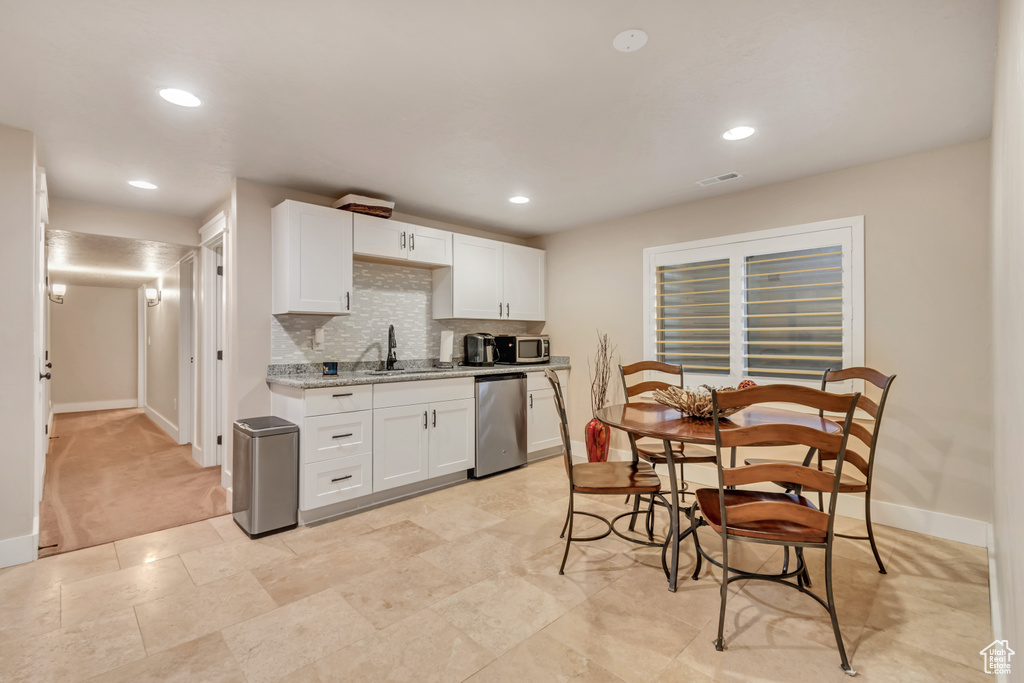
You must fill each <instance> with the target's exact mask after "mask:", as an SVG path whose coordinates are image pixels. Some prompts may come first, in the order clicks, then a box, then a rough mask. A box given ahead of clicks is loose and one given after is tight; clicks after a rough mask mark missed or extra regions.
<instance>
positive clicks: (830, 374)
mask: <svg viewBox="0 0 1024 683" xmlns="http://www.w3.org/2000/svg"><path fill="white" fill-rule="evenodd" d="M851 379H860V380H864V381H865V382H869V383H871V384H872V385H874V386H875V387H877V388H879V389H881V390H882V395H881V396H880V397H879V399H878V402H877V403H876V402H875V401H872V400H871V399H870V398H868V397H867V396H865V395H863V394H861V397H860V400H859V401H858V402H857V407H858V408H859V409H860V410H863V411H864V412H865V413H867V414H868V415H869V416H870V417H871V418H873V420H874V423H873V424H872V427H871V429H868V428H867V427H865V426H863V425H861V424H860V423H857V422H854V423H853V427H852V428H851V431H850V434H851V436H854V437H856V438H857V442H856V443H855V444H854V445H853V447H852V448H848V449H847V451H846V461H847V463H849V464H850V465H853V467H855V468H856V469H857V474H854V473H853V472H851V471H850V468H849V467H847V470H846V472H845V473H844V474H843V476H842V478H841V479H840V481H839V493H858V494H860V493H863V494H864V524H865V526H866V527H867V535H866V536H853V535H850V534H836V536H839V537H840V538H849V539H853V540H858V541H868V542H869V543H870V544H871V552H872V553H873V554H874V556H875V562H876V563H877V564H878V573H879V574H885V573H886V571H885V564H884V563H883V562H882V556H881V555H880V554H879V552H878V544H877V543H876V542H875V528H874V526H873V525H872V523H871V483H872V480H873V479H874V477H873V473H874V471H875V450H876V447H877V445H878V434H879V430H880V429H881V427H882V412H883V411H884V410H885V402H886V400H887V399H888V397H889V388H890V387H891V386H892V382H893V380H894V379H896V375H883V374H882V373H881V372H879V371H878V370H874V369H872V368H866V367H856V368H846V369H844V370H832V369H828V370H825V372H824V373H823V374H822V376H821V390H822V391H828V387H829V384H834V383H836V382H844V381H846V380H851ZM861 449H863V450H866V451H867V457H866V458H865V457H864V456H863V455H861V453H860V452H858V451H859V450H861ZM815 456H817V458H816V460H817V463H816V464H817V469H819V470H822V471H825V472H832V471H833V468H832V467H831V466H830V465H827V464H825V463H827V462H830V461H832V460H835V454H834V453H827V452H825V453H823V452H821V451H819V450H816V449H813V450H810V451H808V453H807V456H806V457H805V458H804V462H803V464H804V466H811V463H812V462H813V461H814V460H815ZM745 462H746V464H748V465H757V464H765V463H771V462H780V461H779V460H774V459H763V458H748V459H747V460H746V461H745ZM775 483H776V484H778V485H779V486H782V487H783V488H785V489H787V490H791V489H792V488H793V487H792V486H791V485H790V482H775ZM818 507H819V508H822V507H824V494H823V493H822V492H821V491H818Z"/></svg>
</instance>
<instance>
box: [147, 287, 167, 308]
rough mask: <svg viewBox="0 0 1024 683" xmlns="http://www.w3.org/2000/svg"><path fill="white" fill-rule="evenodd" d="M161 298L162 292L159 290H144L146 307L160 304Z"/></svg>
mask: <svg viewBox="0 0 1024 683" xmlns="http://www.w3.org/2000/svg"><path fill="white" fill-rule="evenodd" d="M162 296H163V292H161V291H160V290H159V289H152V288H151V287H147V288H146V305H147V306H149V307H153V306H156V305H157V304H158V303H160V299H161V298H162Z"/></svg>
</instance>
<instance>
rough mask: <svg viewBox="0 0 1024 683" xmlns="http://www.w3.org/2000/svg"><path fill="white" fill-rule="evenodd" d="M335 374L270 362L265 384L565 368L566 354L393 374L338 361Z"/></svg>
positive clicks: (420, 366)
mask: <svg viewBox="0 0 1024 683" xmlns="http://www.w3.org/2000/svg"><path fill="white" fill-rule="evenodd" d="M338 365H339V368H338V374H337V375H332V376H330V377H324V376H323V374H322V373H321V372H320V368H321V366H320V364H318V363H304V364H296V365H271V366H269V367H268V368H267V384H270V385H275V384H276V385H279V386H284V387H297V388H299V389H315V388H318V387H343V386H350V385H353V384H385V383H388V382H415V381H417V380H424V379H448V378H451V377H476V376H478V375H502V374H506V373H510V372H542V371H543V370H544V369H545V368H551V369H552V370H568V369H569V368H570V367H571V366H570V365H569V357H568V356H552V358H551V362H549V363H538V364H536V365H495V366H491V367H472V366H463V365H458V366H455V367H451V368H434V367H430V365H429V364H428V363H427V362H425V361H411V362H408V363H405V362H402V361H399V363H398V365H399V366H400V367H407V368H409V369H410V370H413V371H411V372H410V371H406V372H396V373H395V374H390V375H388V374H374V372H373V369H372V366H371V367H365V368H363V367H352V366H354V365H356V364H354V363H339V364H338Z"/></svg>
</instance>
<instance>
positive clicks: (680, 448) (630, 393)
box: [619, 360, 715, 530]
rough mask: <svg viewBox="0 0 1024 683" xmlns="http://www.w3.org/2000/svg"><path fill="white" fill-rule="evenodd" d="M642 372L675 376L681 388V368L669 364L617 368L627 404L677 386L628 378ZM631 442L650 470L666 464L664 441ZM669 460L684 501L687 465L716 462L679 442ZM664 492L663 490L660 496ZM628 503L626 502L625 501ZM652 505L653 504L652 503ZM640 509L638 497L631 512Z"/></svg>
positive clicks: (710, 455)
mask: <svg viewBox="0 0 1024 683" xmlns="http://www.w3.org/2000/svg"><path fill="white" fill-rule="evenodd" d="M643 372H659V373H662V374H663V375H666V376H669V377H671V376H676V377H678V378H679V380H678V384H677V386H678V387H679V388H680V389H681V388H683V366H682V365H671V364H669V363H661V362H658V361H653V360H645V361H640V362H639V363H632V364H630V365H620V366H619V378H620V379H621V380H622V391H623V395H624V396H625V397H626V402H627V403H629V401H630V400H631V399H634V398H638V397H642V396H644V395H648V394H651V393H653V392H654V391H655V390H657V389H666V388H668V387H670V386H674V385H676V383H673V384H669V383H668V382H665V381H661V380H650V379H645V380H644V381H641V382H634V383H632V384H631V383H630V381H629V380H627V379H626V378H627V377H630V378H631V377H632V376H633V375H636V374H639V373H643ZM633 443H634V444H635V446H636V456H637V457H638V458H640V459H643V460H646V461H647V462H649V463H650V464H651V466H653V467H657V466H658V465H667V464H668V459H667V458H666V457H665V447H664V442H663V441H656V440H650V441H649V440H647V439H641V440H634V441H633ZM672 459H673V460H674V461H675V462H677V463H679V481H680V482H681V488H680V492H681V495H682V497H683V498H685V497H686V493H687V492H688V491H687V486H686V479H685V477H684V470H685V465H686V463H688V462H689V463H697V462H708V463H710V462H715V456H714V454H708V453H702V454H700V455H687V454H686V453H685V451H684V444H683V443H681V442H673V443H672ZM664 493H666V492H665V491H662V494H664ZM626 502H627V503H628V502H629V500H628V499H627V501H626ZM652 505H653V503H652ZM639 510H640V498H639V497H637V498H635V499H634V501H633V512H634V513H636V514H638V513H639ZM650 513H651V510H650V509H648V516H650ZM636 514H634V516H633V519H632V520H631V521H630V525H629V528H630V530H632V529H633V527H634V526H635V524H636Z"/></svg>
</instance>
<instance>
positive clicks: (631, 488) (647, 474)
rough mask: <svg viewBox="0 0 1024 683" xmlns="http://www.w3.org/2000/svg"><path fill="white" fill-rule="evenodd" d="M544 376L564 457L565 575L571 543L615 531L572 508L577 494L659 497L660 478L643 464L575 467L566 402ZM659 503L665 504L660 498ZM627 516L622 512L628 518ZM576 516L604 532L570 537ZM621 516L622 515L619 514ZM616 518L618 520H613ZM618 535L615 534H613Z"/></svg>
mask: <svg viewBox="0 0 1024 683" xmlns="http://www.w3.org/2000/svg"><path fill="white" fill-rule="evenodd" d="M544 376H545V377H547V378H548V382H550V383H551V388H552V389H554V392H555V408H556V409H557V410H558V419H559V428H560V431H561V434H562V446H563V448H564V452H563V457H564V459H565V472H566V474H567V475H568V477H569V510H568V512H567V513H566V518H565V526H564V527H563V528H562V536H561V538H565V553H564V554H563V555H562V564H561V566H559V568H558V573H559V574H563V573H564V572H565V561H566V559H567V558H568V557H569V546H570V545H571V544H572V542H573V541H579V542H583V541H596V540H598V539H601V538H604V537H605V536H607V535H608V534H610V533H611V532H612V531H613V530H614V529H613V528H612V523H613V522H614V520H608V519H605V518H604V517H602V516H600V515H597V514H594V513H592V512H583V511H582V510H577V509H576V508H575V496H576V494H577V493H583V494H597V495H617V496H621V495H645V494H649V495H653V496H659V497H661V493H660V492H661V479H659V478H658V475H657V474H656V473H655V472H654V468H653V467H651V466H650V465H649V464H647V463H646V462H632V461H629V462H619V461H610V462H583V463H578V464H574V463H573V461H572V445H571V443H570V440H569V423H568V418H567V417H566V413H565V399H564V397H563V394H562V385H561V383H560V382H559V381H558V375H556V374H555V372H554V371H553V370H551V369H550V368H545V369H544ZM662 502H663V503H665V505H666V506H667V505H668V502H667V501H665V499H664V497H662ZM628 514H630V513H628V512H627V513H624V515H628ZM576 515H584V516H586V517H593V518H595V519H599V520H601V521H602V522H604V523H605V525H607V529H605V531H604V533H602V534H600V535H597V536H586V537H573V535H572V530H573V519H574V518H575V517H576ZM619 516H620V517H621V516H623V515H619ZM616 519H618V517H616ZM616 533H617V532H616Z"/></svg>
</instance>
